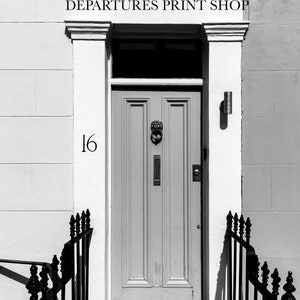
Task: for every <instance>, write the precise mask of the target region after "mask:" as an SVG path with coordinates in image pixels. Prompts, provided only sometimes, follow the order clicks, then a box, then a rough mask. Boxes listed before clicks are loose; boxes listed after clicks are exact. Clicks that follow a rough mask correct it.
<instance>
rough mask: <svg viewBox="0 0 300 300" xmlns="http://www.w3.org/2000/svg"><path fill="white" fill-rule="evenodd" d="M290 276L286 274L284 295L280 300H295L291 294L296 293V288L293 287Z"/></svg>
mask: <svg viewBox="0 0 300 300" xmlns="http://www.w3.org/2000/svg"><path fill="white" fill-rule="evenodd" d="M292 275H293V274H292V272H288V276H287V278H286V284H285V285H284V286H283V289H284V290H285V294H284V295H283V296H282V297H281V300H296V298H295V297H294V296H293V293H294V292H295V291H296V288H295V287H294V285H293V281H294V279H293V276H292Z"/></svg>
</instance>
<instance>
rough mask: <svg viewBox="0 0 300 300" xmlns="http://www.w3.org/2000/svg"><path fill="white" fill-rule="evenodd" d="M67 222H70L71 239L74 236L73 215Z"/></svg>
mask: <svg viewBox="0 0 300 300" xmlns="http://www.w3.org/2000/svg"><path fill="white" fill-rule="evenodd" d="M69 224H70V236H71V240H73V239H74V237H75V218H74V215H72V216H71V219H70V223H69Z"/></svg>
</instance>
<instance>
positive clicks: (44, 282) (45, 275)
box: [40, 264, 49, 300]
mask: <svg viewBox="0 0 300 300" xmlns="http://www.w3.org/2000/svg"><path fill="white" fill-rule="evenodd" d="M48 274H49V268H48V267H47V265H46V264H43V267H42V271H41V272H40V277H41V281H40V282H41V291H42V299H43V300H46V299H47V298H46V297H47V291H48V280H49V278H48Z"/></svg>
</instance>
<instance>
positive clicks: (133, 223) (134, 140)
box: [121, 99, 149, 287]
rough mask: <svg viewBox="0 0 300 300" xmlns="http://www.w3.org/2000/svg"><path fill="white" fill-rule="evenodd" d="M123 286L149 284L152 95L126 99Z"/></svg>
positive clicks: (123, 154)
mask: <svg viewBox="0 0 300 300" xmlns="http://www.w3.org/2000/svg"><path fill="white" fill-rule="evenodd" d="M124 100H125V101H124V108H123V110H124V112H125V113H124V125H125V126H124V127H122V130H123V133H122V136H123V137H124V142H123V145H124V146H125V148H123V149H124V152H123V153H122V164H123V168H122V173H123V176H122V178H124V180H123V182H124V185H123V188H122V191H123V192H122V193H123V195H124V197H123V199H122V203H121V207H122V211H123V212H125V213H123V214H122V216H121V217H122V228H123V232H122V237H123V247H122V249H124V251H123V260H122V262H123V286H124V287H125V286H141V285H142V286H144V285H148V284H149V282H148V277H149V274H148V270H149V255H148V247H147V244H148V233H149V231H148V202H149V201H148V198H149V197H148V192H147V191H148V188H147V182H148V176H147V174H148V173H147V169H148V168H147V165H148V162H147V139H146V137H147V134H146V132H147V129H148V128H147V116H148V99H144V100H143V99H137V100H135V99H124Z"/></svg>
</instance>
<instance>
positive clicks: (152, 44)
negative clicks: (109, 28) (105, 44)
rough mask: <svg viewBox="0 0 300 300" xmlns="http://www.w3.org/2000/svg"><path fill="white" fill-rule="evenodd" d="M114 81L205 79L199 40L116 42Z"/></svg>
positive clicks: (113, 47) (113, 69)
mask: <svg viewBox="0 0 300 300" xmlns="http://www.w3.org/2000/svg"><path fill="white" fill-rule="evenodd" d="M112 77H113V78H202V43H201V40H197V39H159V38H157V39H113V41H112Z"/></svg>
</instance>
